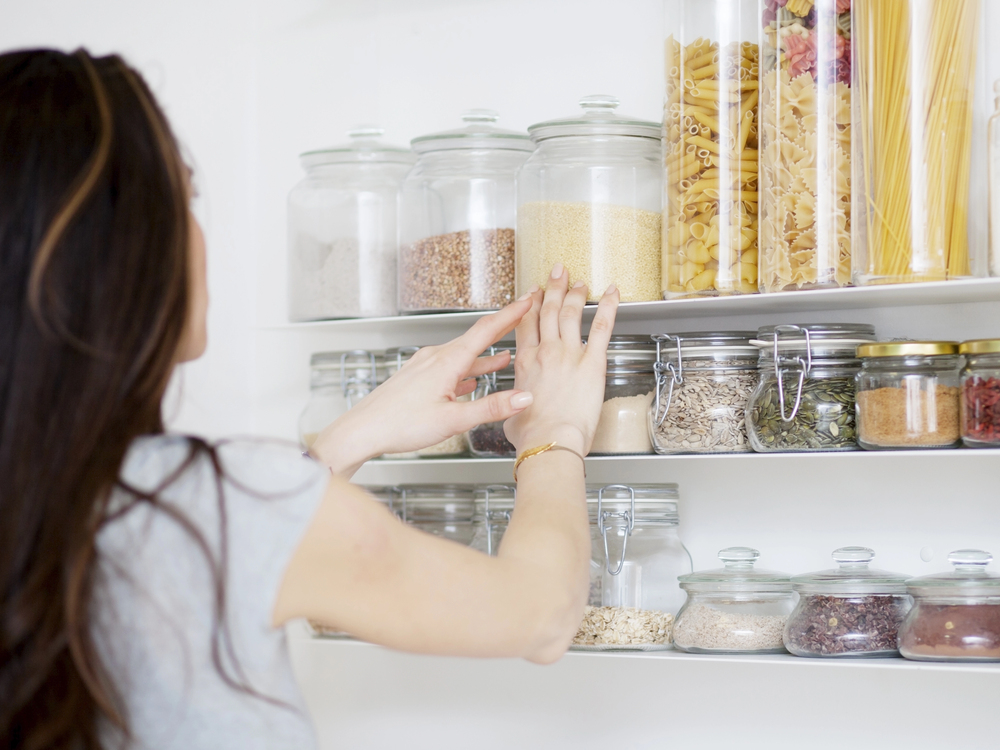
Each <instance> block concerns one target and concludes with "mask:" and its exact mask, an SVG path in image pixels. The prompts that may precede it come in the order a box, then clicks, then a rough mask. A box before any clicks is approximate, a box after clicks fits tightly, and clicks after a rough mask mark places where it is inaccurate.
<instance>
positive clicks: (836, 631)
mask: <svg viewBox="0 0 1000 750" xmlns="http://www.w3.org/2000/svg"><path fill="white" fill-rule="evenodd" d="M874 557H875V553H874V552H873V551H872V550H870V549H868V548H867V547H841V548H840V549H836V550H834V551H833V559H834V560H835V561H836V562H837V567H836V568H833V569H831V570H821V571H819V572H817V573H808V574H805V575H800V576H794V577H793V578H792V588H794V589H795V591H796V592H797V593H798V595H799V603H798V604H797V605H796V606H795V611H794V612H792V614H791V617H789V618H788V624H787V625H785V633H784V639H785V648H787V649H788V650H789V651H790V652H791V653H793V654H795V655H796V656H825V657H841V658H843V657H863V656H896V655H897V654H898V653H899V652H898V649H897V645H896V641H897V636H898V632H899V626H900V625H901V624H902V623H903V619H904V618H905V617H906V613H907V612H909V611H910V605H911V599H910V596H909V595H908V594H907V593H906V579H907V578H909V576H905V575H901V574H899V573H887V572H886V571H884V570H873V569H871V568H869V567H868V565H869V563H870V562H871V561H872V560H873V559H874Z"/></svg>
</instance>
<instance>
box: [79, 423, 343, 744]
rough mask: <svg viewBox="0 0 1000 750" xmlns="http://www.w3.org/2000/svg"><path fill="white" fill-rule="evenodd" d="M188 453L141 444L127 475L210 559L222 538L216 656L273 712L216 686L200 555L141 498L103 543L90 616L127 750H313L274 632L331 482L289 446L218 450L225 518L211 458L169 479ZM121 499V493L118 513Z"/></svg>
mask: <svg viewBox="0 0 1000 750" xmlns="http://www.w3.org/2000/svg"><path fill="white" fill-rule="evenodd" d="M190 445H191V444H190V442H189V441H188V440H187V439H186V438H183V437H179V436H170V435H161V436H151V437H144V438H140V439H138V440H136V441H135V443H133V445H132V446H131V448H130V450H129V452H128V454H127V456H126V459H125V461H124V463H123V465H122V471H121V477H122V480H123V482H124V483H126V484H127V485H129V486H132V487H135V488H137V489H139V490H141V491H145V492H150V491H157V497H158V498H159V500H160V502H161V503H163V504H164V505H166V506H168V507H169V508H171V509H173V510H175V511H177V512H178V513H180V514H182V515H183V517H184V518H185V519H187V520H188V521H190V523H191V524H192V525H193V526H194V528H196V529H197V530H198V531H199V532H200V533H201V534H202V536H203V538H204V540H205V542H206V543H207V545H208V548H209V550H210V552H211V555H212V557H213V559H214V560H216V561H218V560H219V559H220V552H221V542H222V540H223V539H224V540H225V541H224V544H225V547H226V550H225V559H226V561H227V568H226V571H225V575H224V581H225V622H226V624H227V626H228V628H229V633H230V635H231V643H232V649H231V652H230V650H229V649H227V648H226V647H225V646H224V645H222V647H221V648H220V650H219V653H218V657H219V658H220V659H221V661H222V663H223V664H224V665H225V666H226V667H227V668H228V669H229V673H230V674H231V675H234V676H235V674H236V673H235V671H234V665H235V664H238V665H239V668H240V669H241V670H242V674H243V676H244V678H245V680H246V682H247V683H248V684H249V685H250V686H251V687H252V688H253V689H254V690H256V691H258V692H259V693H261V694H262V695H264V696H267V698H268V699H271V701H272V702H268V701H267V700H262V699H261V698H259V697H255V696H252V695H248V694H246V693H244V692H240V691H239V690H237V689H234V688H233V687H231V686H230V685H228V684H226V682H225V681H224V680H223V679H222V677H220V675H219V672H218V670H217V669H216V667H215V665H214V664H213V655H212V643H213V629H212V624H213V614H214V612H215V606H216V595H215V591H214V590H213V586H212V576H211V572H210V568H209V563H208V562H207V560H206V557H205V554H204V552H203V551H202V550H201V549H200V548H199V546H198V543H197V542H196V541H195V539H194V538H193V537H192V536H191V534H190V533H189V532H188V531H187V530H185V529H184V528H183V527H182V525H181V524H180V523H178V522H177V520H175V519H174V518H172V517H171V516H170V515H169V514H168V513H166V512H164V511H163V510H160V509H156V508H153V507H151V506H150V505H149V504H148V503H143V502H140V503H139V505H138V506H136V507H133V508H131V509H130V510H128V511H127V512H126V513H125V514H124V515H122V516H121V517H119V518H115V519H114V520H112V521H110V522H109V523H107V524H106V525H105V527H104V528H103V529H102V530H101V531H100V533H99V534H98V538H97V547H98V554H99V561H98V564H97V568H96V585H95V592H94V608H93V610H92V611H93V624H92V628H93V633H94V638H95V641H96V643H97V649H98V653H99V654H100V656H101V658H102V659H103V662H104V664H105V665H106V667H107V669H108V672H109V675H110V676H111V678H112V679H113V681H114V685H115V688H116V690H117V692H118V694H119V695H120V696H121V698H122V699H123V701H124V709H125V712H126V720H127V721H128V723H129V725H130V729H131V732H132V736H133V743H132V744H131V745H130V747H134V748H141V749H142V750H152V749H153V748H155V749H156V750H169V749H171V748H177V749H178V750H180V749H183V750H198V749H199V748H205V749H206V750H208V749H211V750H219V749H220V748H239V750H252V749H253V748H262V749H263V748H267V749H268V750H272V749H274V748H290V749H291V748H295V749H296V750H311V749H312V748H315V747H316V738H315V734H314V732H313V729H312V725H311V723H310V721H309V718H308V716H307V714H306V711H305V705H304V703H303V700H302V697H301V695H300V693H299V690H298V687H297V685H296V683H295V679H294V676H293V674H292V667H291V661H290V658H289V655H288V646H287V643H286V640H285V633H284V631H283V630H282V629H280V628H279V629H275V628H273V627H271V615H272V612H273V608H274V604H275V601H276V598H277V594H278V589H279V587H280V585H281V580H282V577H283V576H284V572H285V569H286V567H287V566H288V563H289V561H290V560H291V557H292V554H293V553H294V551H295V548H296V547H297V546H298V544H299V542H300V540H301V539H302V536H303V534H304V533H305V530H306V527H307V526H308V524H309V522H310V520H311V519H312V517H313V515H314V514H315V512H316V509H317V508H318V506H319V503H320V500H321V499H322V496H323V493H324V491H325V489H326V486H327V483H328V482H329V476H330V475H329V472H328V471H327V470H326V469H325V468H323V467H321V466H320V465H319V464H317V463H315V462H314V461H311V460H309V459H305V458H303V457H302V455H301V453H300V452H299V451H297V450H296V449H295V448H294V447H291V446H289V445H286V444H280V443H275V442H267V441H255V440H242V441H232V442H227V443H223V444H221V445H220V446H218V448H217V455H218V457H219V461H220V463H221V467H222V470H223V477H224V478H223V480H222V487H221V488H222V497H223V501H222V503H223V504H222V506H221V507H222V508H223V511H222V512H220V503H219V499H218V498H219V484H218V480H217V473H216V471H215V470H214V468H213V466H212V463H211V461H210V460H209V459H208V457H207V455H206V454H202V455H201V456H200V457H199V458H197V459H196V460H195V462H194V463H193V464H192V465H190V466H188V467H187V468H186V469H184V470H183V471H182V472H181V473H180V474H179V475H177V476H175V475H176V474H177V471H178V468H179V467H181V466H182V465H183V464H184V461H185V459H186V458H187V457H188V455H189V452H190ZM171 479H172V481H170V480H171ZM126 499H127V498H126V496H125V493H124V492H121V491H117V492H116V495H115V497H114V498H113V499H112V512H113V511H114V510H115V509H116V508H117V507H121V505H122V503H123V501H124V500H126ZM223 516H224V519H225V520H224V524H223V523H222V518H223ZM223 527H224V536H223ZM273 701H280V702H281V704H282V705H276V704H275V703H274V702H273ZM102 739H103V740H104V746H105V747H107V748H117V747H120V746H121V743H122V738H121V737H120V736H119V735H118V733H117V732H116V731H114V730H113V729H112V728H111V727H110V726H105V727H104V731H103V738H102Z"/></svg>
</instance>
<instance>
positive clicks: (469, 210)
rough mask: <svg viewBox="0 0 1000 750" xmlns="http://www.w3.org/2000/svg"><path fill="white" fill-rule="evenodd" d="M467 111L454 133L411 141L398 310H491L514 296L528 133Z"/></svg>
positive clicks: (529, 144) (529, 148)
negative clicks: (519, 191) (520, 174)
mask: <svg viewBox="0 0 1000 750" xmlns="http://www.w3.org/2000/svg"><path fill="white" fill-rule="evenodd" d="M498 119H499V115H497V113H496V112H493V111H492V110H482V109H477V110H472V111H470V112H467V113H465V114H464V115H463V116H462V121H463V123H464V126H463V127H461V128H459V129H457V130H448V131H445V132H443V133H433V134H431V135H424V136H420V137H419V138H414V139H413V140H412V141H411V145H412V147H413V150H414V151H415V152H416V153H417V156H418V161H417V164H416V166H415V167H414V168H413V170H412V171H411V172H410V173H409V175H407V177H406V180H405V181H404V182H403V187H402V192H401V194H400V216H399V222H400V229H399V231H400V248H399V309H400V311H401V312H403V313H419V312H440V311H447V310H490V309H496V308H499V307H503V306H504V305H506V304H508V303H509V302H512V301H513V299H514V225H515V223H516V217H515V212H516V205H517V201H516V194H515V184H516V178H517V171H518V169H520V167H521V164H523V163H524V160H525V159H527V158H528V155H529V154H530V153H531V152H532V151H533V150H534V148H535V146H534V144H533V143H532V142H531V139H530V138H528V135H527V134H526V133H518V132H515V131H512V130H503V129H501V128H498V127H497V126H496V124H495V123H496V122H497V120H498Z"/></svg>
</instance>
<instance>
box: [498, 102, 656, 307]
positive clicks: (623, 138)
mask: <svg viewBox="0 0 1000 750" xmlns="http://www.w3.org/2000/svg"><path fill="white" fill-rule="evenodd" d="M580 106H581V107H582V108H583V112H582V113H581V114H578V115H574V116H571V117H567V118H565V119H562V120H550V121H548V122H542V123H538V124H537V125H532V126H531V127H530V128H528V132H529V133H530V134H531V137H532V139H533V140H534V141H535V142H536V143H537V144H538V149H537V150H536V151H535V153H534V154H532V155H531V158H529V159H528V161H526V162H525V164H524V166H523V167H522V168H521V172H520V174H519V175H518V182H517V204H518V205H517V264H516V268H517V294H518V295H521V294H524V293H525V292H527V291H528V289H529V288H530V287H531V286H532V285H533V284H538V285H539V286H541V287H542V288H543V289H544V288H545V284H546V279H548V277H549V274H550V273H551V271H552V267H553V266H554V265H555V264H556V263H562V264H563V265H564V266H565V267H566V268H567V270H568V271H569V277H570V283H573V282H576V281H583V282H585V283H586V284H587V290H588V293H589V296H590V300H591V301H597V300H599V299H600V298H601V296H602V295H603V294H604V291H605V290H606V289H607V288H608V286H609V285H610V284H616V285H617V286H618V290H619V292H620V293H621V300H622V302H640V301H645V300H654V299H659V298H660V289H659V286H660V209H661V201H662V198H661V195H660V192H661V184H662V176H661V171H662V170H661V169H660V167H659V163H660V125H659V123H655V122H646V121H645V120H637V119H636V118H634V117H627V116H625V115H620V114H618V113H616V112H615V109H616V108H617V107H618V100H617V99H616V98H614V97H613V96H601V95H595V96H587V97H584V98H583V99H581V100H580Z"/></svg>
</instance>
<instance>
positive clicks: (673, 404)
mask: <svg viewBox="0 0 1000 750" xmlns="http://www.w3.org/2000/svg"><path fill="white" fill-rule="evenodd" d="M756 335H757V332H756V331H715V332H701V333H677V334H669V333H665V334H657V335H655V336H653V340H654V341H656V345H657V355H656V357H657V361H656V375H657V381H656V382H657V387H656V396H655V398H654V399H653V403H652V404H651V405H650V409H649V432H650V436H651V438H652V440H653V449H654V450H655V451H656V452H657V453H660V454H673V453H745V452H748V451H750V440H749V438H748V437H747V429H746V407H747V402H748V401H749V399H750V394H751V393H752V392H753V390H754V388H756V387H757V381H758V374H757V348H756V347H755V346H753V345H751V344H750V341H751V339H753V338H754V337H755V336H756Z"/></svg>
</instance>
